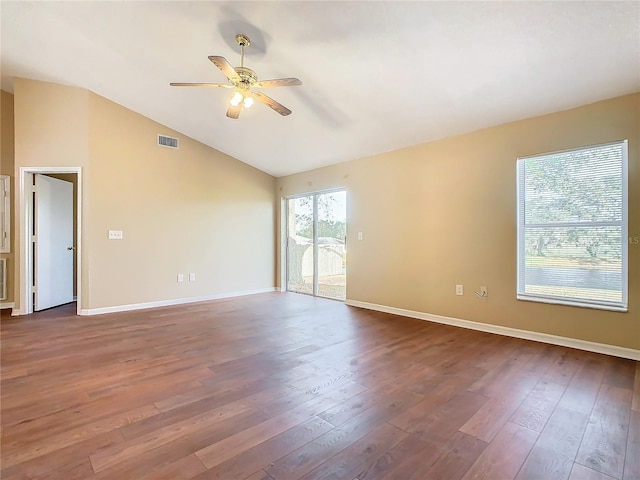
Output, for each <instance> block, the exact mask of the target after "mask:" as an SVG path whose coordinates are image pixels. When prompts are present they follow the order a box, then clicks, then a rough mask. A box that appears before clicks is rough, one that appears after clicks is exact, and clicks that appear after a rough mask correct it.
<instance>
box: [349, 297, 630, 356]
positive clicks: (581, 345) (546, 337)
mask: <svg viewBox="0 0 640 480" xmlns="http://www.w3.org/2000/svg"><path fill="white" fill-rule="evenodd" d="M344 303H345V304H346V305H349V306H352V307H359V308H366V309H369V310H376V311H378V312H384V313H392V314H394V315H401V316H403V317H411V318H417V319H419V320H426V321H428V322H435V323H442V324H445V325H452V326H454V327H462V328H467V329H470V330H478V331H480V332H487V333H495V334H497V335H504V336H507V337H515V338H522V339H524V340H533V341H534V342H542V343H550V344H552V345H560V346H562V347H569V348H577V349H578V350H586V351H589V352H595V353H603V354H605V355H612V356H614V357H622V358H629V359H631V360H640V350H635V349H633V348H625V347H618V346H616V345H607V344H605V343H596V342H589V341H586V340H579V339H577V338H569V337H560V336H558V335H550V334H548V333H540V332H532V331H529V330H521V329H519V328H511V327H503V326H500V325H491V324H489V323H480V322H472V321H469V320H461V319H459V318H453V317H444V316H442V315H433V314H430V313H423V312H416V311H414V310H405V309H404V308H396V307H388V306H386V305H377V304H375V303H369V302H360V301H358V300H348V299H347V300H346V301H345V302H344Z"/></svg>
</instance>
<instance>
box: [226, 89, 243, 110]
mask: <svg viewBox="0 0 640 480" xmlns="http://www.w3.org/2000/svg"><path fill="white" fill-rule="evenodd" d="M243 99H244V97H243V96H242V94H241V93H240V92H233V94H232V95H231V98H230V99H229V103H230V104H231V105H233V106H234V107H237V106H238V105H240V103H241V102H242V100H243Z"/></svg>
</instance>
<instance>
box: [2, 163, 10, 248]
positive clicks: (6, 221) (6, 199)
mask: <svg viewBox="0 0 640 480" xmlns="http://www.w3.org/2000/svg"><path fill="white" fill-rule="evenodd" d="M0 205H2V210H1V211H2V213H3V215H2V218H0V253H9V252H11V177H9V175H0Z"/></svg>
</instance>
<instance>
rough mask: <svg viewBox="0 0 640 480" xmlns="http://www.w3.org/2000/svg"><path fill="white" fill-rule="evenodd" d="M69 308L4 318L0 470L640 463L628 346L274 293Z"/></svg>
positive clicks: (202, 474) (442, 470) (457, 470)
mask: <svg viewBox="0 0 640 480" xmlns="http://www.w3.org/2000/svg"><path fill="white" fill-rule="evenodd" d="M74 309H75V306H69V307H62V308H59V309H55V310H51V311H48V312H43V313H40V314H35V315H32V316H29V317H18V318H7V317H6V316H5V317H3V319H2V323H1V333H2V357H1V362H2V395H1V399H2V470H1V475H0V476H1V478H2V479H3V480H13V479H21V480H22V479H36V478H37V479H45V478H46V479H61V480H62V479H64V480H72V479H82V480H97V479H116V480H127V479H131V480H138V479H154V480H159V479H167V480H186V479H196V480H204V479H214V478H216V479H224V480H233V479H238V480H241V479H250V480H272V479H277V480H280V479H283V480H285V479H291V480H293V479H304V480H311V479H321V478H322V479H345V480H356V479H357V480H365V479H366V480H372V479H382V478H385V479H401V480H411V479H418V480H424V479H429V480H431V479H433V480H441V479H464V480H469V479H486V480H501V479H518V480H521V479H535V480H548V479H571V480H579V479H589V480H595V479H607V480H610V479H619V480H632V479H633V480H637V479H639V478H640V367H639V365H638V362H634V361H630V360H623V359H619V358H613V357H608V356H605V355H598V354H594V353H588V352H582V351H578V350H572V349H568V348H563V347H556V346H550V345H545V344H539V343H535V342H529V341H525V340H518V339H513V338H507V337H501V336H497V335H491V334H484V333H480V332H474V331H469V330H463V329H458V328H454V327H448V326H443V325H438V324H432V323H428V322H424V321H420V320H413V319H408V318H402V317H396V316H393V315H387V314H381V313H375V312H371V311H367V310H361V309H357V308H351V307H347V306H345V305H343V304H342V303H339V302H335V301H330V300H322V299H314V298H312V297H307V296H303V295H296V294H286V293H273V294H264V295H255V296H250V297H244V298H237V299H232V300H221V301H214V302H208V303H201V304H193V305H188V306H177V307H168V308H161V309H156V310H147V311H139V312H129V313H121V314H110V315H102V316H96V317H76V316H74ZM558 321H562V319H558Z"/></svg>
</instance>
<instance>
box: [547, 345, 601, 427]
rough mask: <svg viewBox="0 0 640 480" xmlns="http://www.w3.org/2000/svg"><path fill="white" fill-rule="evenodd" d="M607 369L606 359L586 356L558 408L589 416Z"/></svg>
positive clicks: (593, 355)
mask: <svg viewBox="0 0 640 480" xmlns="http://www.w3.org/2000/svg"><path fill="white" fill-rule="evenodd" d="M606 368H607V357H605V356H604V355H596V354H587V356H586V359H585V361H584V362H583V363H582V365H581V366H580V368H579V369H578V371H577V372H576V373H575V375H574V376H573V378H572V379H571V382H570V383H569V385H568V386H567V389H566V390H565V392H564V395H562V398H561V399H560V402H558V406H560V407H563V408H569V409H571V410H576V411H578V412H582V413H586V414H590V413H591V410H592V409H593V405H594V403H595V401H596V397H597V396H598V392H599V391H600V385H601V383H602V378H603V377H604V372H605V370H606Z"/></svg>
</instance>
